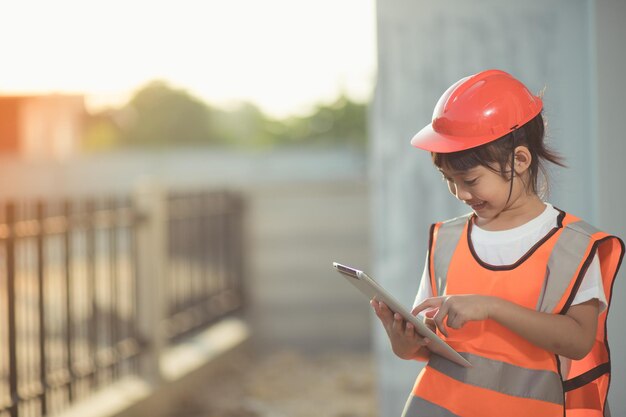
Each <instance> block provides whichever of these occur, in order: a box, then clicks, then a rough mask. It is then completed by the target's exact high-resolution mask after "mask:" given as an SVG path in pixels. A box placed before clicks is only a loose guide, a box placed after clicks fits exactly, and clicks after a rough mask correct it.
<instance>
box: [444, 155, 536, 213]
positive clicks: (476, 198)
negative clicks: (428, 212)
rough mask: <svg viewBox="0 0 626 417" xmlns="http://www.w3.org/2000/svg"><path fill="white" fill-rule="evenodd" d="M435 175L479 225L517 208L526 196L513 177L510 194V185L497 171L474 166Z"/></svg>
mask: <svg viewBox="0 0 626 417" xmlns="http://www.w3.org/2000/svg"><path fill="white" fill-rule="evenodd" d="M494 168H495V167H494ZM439 171H441V173H442V174H443V177H444V179H445V181H446V182H447V184H448V189H449V190H450V193H452V195H454V196H455V197H456V198H457V199H459V200H461V201H462V202H463V203H465V204H467V205H468V206H470V207H471V208H472V211H473V212H474V213H475V214H476V216H477V217H478V219H477V220H478V222H479V223H480V222H489V221H490V220H493V219H494V218H496V217H498V216H500V214H502V213H503V212H506V211H507V210H510V209H512V208H515V207H518V206H519V205H520V204H523V201H522V200H523V199H524V196H527V195H528V194H527V193H526V192H525V187H524V186H523V182H522V181H521V180H520V178H519V177H517V176H515V177H514V179H513V190H512V191H511V181H510V180H509V179H506V178H503V177H502V176H501V175H500V174H499V169H496V172H494V171H493V170H491V169H489V168H487V167H485V166H477V167H474V168H471V169H469V170H467V171H453V170H451V169H449V168H440V169H439ZM509 193H511V197H510V198H509Z"/></svg>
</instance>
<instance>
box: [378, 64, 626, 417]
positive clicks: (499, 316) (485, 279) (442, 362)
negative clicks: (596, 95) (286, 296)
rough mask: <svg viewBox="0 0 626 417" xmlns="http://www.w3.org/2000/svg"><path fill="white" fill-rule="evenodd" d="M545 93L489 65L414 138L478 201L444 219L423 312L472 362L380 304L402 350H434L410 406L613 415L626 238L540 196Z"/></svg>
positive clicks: (406, 354) (446, 415)
mask: <svg viewBox="0 0 626 417" xmlns="http://www.w3.org/2000/svg"><path fill="white" fill-rule="evenodd" d="M541 110H542V101H541V99H540V98H539V97H537V96H534V95H533V94H532V93H531V92H530V91H529V90H528V89H527V88H526V87H525V86H524V85H523V84H522V83H521V82H519V81H518V80H516V79H515V78H513V77H512V76H511V75H509V74H507V73H505V72H502V71H498V70H488V71H483V72H481V73H478V74H475V75H472V76H469V77H466V78H463V79H461V80H460V81H458V82H457V83H455V84H454V85H452V86H451V87H450V88H449V89H448V90H447V91H446V92H445V93H444V94H443V96H442V97H441V98H440V99H439V101H438V103H437V105H436V107H435V110H434V113H433V121H432V123H431V124H430V125H428V126H426V127H425V128H423V129H422V130H421V131H420V132H418V133H417V134H416V135H415V136H414V137H413V139H412V140H411V144H412V145H413V146H415V147H417V148H420V149H424V150H427V151H430V152H431V155H432V159H433V162H434V164H435V166H436V167H437V168H438V169H439V171H440V172H441V174H442V176H443V178H444V180H445V181H446V183H447V185H448V189H449V190H450V192H451V193H452V195H453V196H455V197H456V198H457V199H459V200H461V201H462V202H464V203H466V204H467V205H468V206H470V208H471V211H472V212H471V213H470V214H468V215H466V216H462V217H459V218H456V219H452V220H448V221H445V222H440V223H436V224H434V225H433V226H432V227H431V230H430V241H429V250H428V257H427V262H426V266H425V268H424V274H423V277H422V281H421V285H420V289H419V291H418V294H417V297H416V301H415V306H414V309H413V314H419V313H421V312H425V314H426V318H425V320H426V321H427V323H429V324H430V325H431V326H432V328H433V329H434V330H436V332H437V333H438V334H439V336H441V337H442V338H443V339H444V340H446V341H447V343H448V344H449V345H451V346H452V347H453V348H454V349H455V350H457V351H458V352H460V353H461V354H462V356H463V357H465V358H466V359H467V360H468V361H469V362H471V363H472V367H471V368H465V367H462V366H460V365H457V364H455V363H452V362H451V361H448V360H447V359H444V358H442V357H440V356H438V355H435V354H433V355H430V354H429V351H428V342H429V341H428V339H425V338H422V337H421V336H419V335H418V334H417V333H416V332H415V329H414V327H413V326H412V325H411V324H408V323H406V322H405V321H403V320H402V319H401V317H400V316H399V315H397V314H396V315H394V314H393V313H392V312H391V311H390V310H389V309H388V308H387V306H385V305H384V304H382V303H378V302H376V301H375V300H372V306H373V308H374V310H375V312H376V314H377V316H378V317H379V318H380V320H381V321H382V323H383V325H384V327H385V330H386V331H387V334H388V336H389V339H390V341H391V346H392V349H393V352H394V353H395V354H396V355H397V356H399V357H400V358H402V359H417V360H428V364H427V366H426V367H425V368H424V369H423V371H422V372H421V373H420V375H419V376H418V378H417V381H416V382H415V386H414V388H413V391H412V393H411V395H410V397H409V399H408V401H407V404H406V407H405V410H404V413H403V416H405V417H418V416H428V417H431V416H442V417H454V416H468V417H472V416H476V417H478V416H480V417H491V416H494V417H495V416H498V417H501V416H507V417H515V416H524V417H529V416H534V417H544V416H545V417H548V416H555V417H556V416H559V417H562V416H563V415H564V414H565V411H566V410H567V416H568V417H574V416H585V417H591V416H605V415H608V406H607V402H606V399H607V392H608V386H609V380H610V358H609V349H608V339H607V335H606V317H607V312H608V307H609V305H610V300H611V290H612V286H613V280H614V278H615V276H616V274H617V270H618V269H619V266H620V263H621V260H622V256H623V253H624V244H623V242H622V241H621V240H620V239H619V238H617V237H615V236H611V235H608V234H606V233H604V232H601V231H599V230H597V229H595V228H594V227H593V226H590V225H589V224H587V223H585V222H583V221H582V220H580V219H579V218H577V217H575V216H573V215H571V214H569V213H566V212H564V211H561V210H559V209H558V208H556V207H553V206H552V205H550V204H548V203H546V202H544V201H542V200H541V198H540V197H539V194H541V193H540V191H541V190H540V182H539V180H540V179H539V173H541V172H543V170H544V166H543V164H544V162H545V161H548V162H552V163H555V164H557V165H562V164H561V162H560V159H559V157H558V156H557V155H556V154H555V153H553V152H551V151H550V150H548V149H547V148H546V146H545V145H544V142H543V136H544V122H543V119H542V116H541Z"/></svg>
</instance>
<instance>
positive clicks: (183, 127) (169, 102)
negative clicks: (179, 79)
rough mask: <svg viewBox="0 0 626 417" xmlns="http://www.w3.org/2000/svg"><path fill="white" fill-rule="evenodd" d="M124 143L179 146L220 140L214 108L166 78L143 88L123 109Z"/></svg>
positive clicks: (122, 138)
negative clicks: (212, 122) (174, 86)
mask: <svg viewBox="0 0 626 417" xmlns="http://www.w3.org/2000/svg"><path fill="white" fill-rule="evenodd" d="M123 112H124V113H125V114H126V117H124V119H125V122H124V123H123V125H122V126H121V143H123V144H125V145H131V146H176V145H197V144H209V143H216V142H217V141H218V140H219V139H218V137H217V134H216V132H215V130H214V129H213V128H212V125H211V123H210V112H211V109H210V108H209V107H208V106H207V105H206V104H205V103H203V102H202V101H201V100H199V99H197V98H195V97H194V96H192V95H191V94H189V93H187V92H186V91H184V90H180V89H175V88H172V87H170V86H169V85H168V84H167V83H165V82H164V81H153V82H151V83H149V84H148V85H146V86H145V87H143V88H142V89H140V90H139V91H138V92H137V93H136V94H135V95H134V97H133V98H132V99H131V100H130V102H129V103H128V104H127V105H126V107H125V108H124V109H123Z"/></svg>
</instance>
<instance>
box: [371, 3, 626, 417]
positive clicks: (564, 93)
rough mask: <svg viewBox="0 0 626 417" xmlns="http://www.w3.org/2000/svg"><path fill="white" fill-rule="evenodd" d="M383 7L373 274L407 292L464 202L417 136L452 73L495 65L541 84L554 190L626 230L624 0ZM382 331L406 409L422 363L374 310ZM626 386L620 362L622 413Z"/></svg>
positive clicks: (384, 371)
mask: <svg viewBox="0 0 626 417" xmlns="http://www.w3.org/2000/svg"><path fill="white" fill-rule="evenodd" d="M377 12H378V17H377V21H378V80H377V87H376V92H375V99H374V104H373V107H372V113H371V139H372V140H371V148H370V156H371V164H370V166H371V181H372V198H373V207H374V210H373V230H374V234H373V244H374V262H373V272H374V274H375V277H376V278H378V279H379V280H380V281H382V282H383V284H384V285H385V286H386V287H388V288H389V289H390V290H391V291H392V292H393V293H394V294H396V295H397V296H398V297H399V298H400V299H401V300H402V301H403V302H405V303H406V304H410V303H411V302H412V299H413V297H414V295H415V292H416V290H417V287H418V284H419V279H420V276H421V272H422V269H423V264H424V258H425V255H426V249H427V240H428V227H429V225H430V224H431V223H433V222H435V221H438V220H443V219H446V218H450V217H453V216H456V215H459V214H462V213H464V212H466V211H467V209H466V208H465V207H463V206H462V205H461V204H460V203H458V202H456V201H455V200H454V198H453V197H451V196H450V195H449V194H448V192H447V189H446V187H445V185H444V184H443V183H442V182H441V179H440V175H439V174H438V173H437V172H436V170H435V169H434V168H433V166H432V163H431V162H430V157H429V155H428V154H427V153H426V152H423V151H419V150H416V149H413V148H411V146H410V145H409V139H410V138H411V136H412V135H413V133H415V132H416V131H417V130H418V129H420V128H421V127H423V126H424V125H425V124H427V123H428V122H429V121H430V118H431V114H432V110H433V107H434V105H435V103H436V101H437V99H438V98H439V97H440V95H441V94H442V93H443V92H444V91H445V89H446V88H447V87H448V86H449V85H450V84H452V83H453V82H455V81H457V80H458V79H460V78H462V77H464V76H466V75H469V74H472V73H475V72H478V71H481V70H484V69H488V68H499V69H502V70H504V71H507V72H510V73H511V74H513V75H514V76H516V77H517V78H519V79H520V80H522V81H523V82H524V83H525V84H526V85H527V86H528V87H529V88H530V89H531V90H533V91H534V92H539V91H542V90H544V103H545V109H544V115H545V117H546V119H547V121H548V131H547V134H548V143H549V144H550V145H552V146H553V147H554V148H555V149H556V150H558V151H559V152H560V153H561V154H562V155H563V156H564V157H565V160H566V163H567V164H568V166H569V168H568V169H559V170H555V171H553V172H552V175H551V179H552V181H551V183H552V192H551V194H550V196H549V197H548V201H550V202H552V203H553V204H555V205H556V206H557V207H559V208H562V209H564V210H567V211H570V212H572V213H574V214H576V215H578V216H580V217H582V218H584V219H586V220H588V221H589V222H591V223H596V224H598V226H600V227H603V228H605V229H607V230H608V231H611V232H614V233H618V234H621V236H622V237H626V233H625V232H626V223H625V222H626V221H625V220H623V219H620V218H619V217H618V214H619V212H618V210H620V208H621V207H620V206H623V201H624V196H623V193H621V192H616V190H620V185H621V184H620V183H619V182H621V181H622V178H624V177H625V175H624V171H623V170H624V167H625V166H626V165H625V164H624V163H621V164H620V162H621V161H620V160H619V159H620V158H621V155H625V154H626V153H624V152H623V151H624V149H622V148H623V147H625V146H626V145H625V144H624V143H623V142H621V140H622V139H621V135H620V133H621V132H617V130H618V129H619V126H618V125H617V124H615V121H616V120H619V117H620V115H619V114H618V112H620V111H621V109H623V108H624V106H623V105H622V106H620V104H623V97H625V96H626V95H625V94H624V88H625V87H624V86H625V84H624V82H623V81H621V80H620V74H624V69H625V68H624V66H625V64H624V59H623V57H624V52H623V42H624V41H625V40H626V36H625V32H624V29H623V28H621V26H620V25H621V22H622V21H624V19H625V18H626V14H625V13H624V2H623V1H620V0H596V1H593V0H589V1H583V0H576V1H571V0H554V1H551V2H545V1H541V0H529V1H526V2H516V1H513V0H507V1H501V0H479V1H473V2H467V1H463V0H447V1H440V2H432V1H425V0H419V1H416V0H393V1H385V2H382V1H381V2H378V5H377ZM616 60H617V61H618V62H617V64H616V62H615V61H616ZM616 85H617V86H616ZM620 100H621V102H620ZM612 123H613V124H612ZM611 126H612V127H611ZM617 142H619V143H617ZM620 151H622V152H620ZM605 156H606V157H607V158H605ZM607 161H613V162H615V164H607V163H606V162H607ZM609 174H611V175H609ZM596 201H597V203H596ZM590 202H592V203H590ZM620 203H621V204H620ZM609 204H610V207H608V205H609ZM619 288H624V287H623V286H621V287H620V285H619V282H618V285H616V291H617V290H618V289H619ZM616 301H617V302H616V303H615V304H616V305H617V304H618V303H620V302H621V304H622V305H621V306H614V310H613V312H612V315H611V316H612V317H616V316H617V315H618V314H616V312H617V311H622V312H623V311H624V310H623V309H624V308H625V307H624V302H623V301H620V300H619V296H616ZM620 308H621V310H620ZM609 326H610V328H611V329H612V330H613V335H612V336H613V339H612V340H614V341H615V342H616V343H615V345H614V346H617V350H616V349H615V347H614V348H613V349H612V351H613V356H614V358H616V360H617V362H615V363H614V369H621V370H622V372H621V374H622V375H626V372H624V363H626V361H625V360H623V359H621V362H620V357H621V358H623V357H624V356H625V355H624V354H625V353H626V348H625V347H624V345H625V343H624V340H623V339H620V337H622V338H623V336H617V334H616V333H617V331H616V329H615V328H614V323H613V322H610V323H609ZM374 334H375V336H374V339H375V342H374V346H375V349H376V351H377V355H378V359H379V361H378V363H379V365H378V371H379V375H380V390H379V393H380V400H381V413H380V415H381V416H395V415H399V414H400V413H401V411H402V408H403V406H404V401H405V399H406V397H407V395H408V393H409V391H410V389H411V386H412V383H413V380H414V378H415V376H416V374H417V372H418V371H419V368H420V365H419V364H417V363H408V362H406V361H402V360H399V359H397V358H395V357H394V355H393V354H392V353H391V351H390V349H389V344H388V341H387V339H386V336H385V334H384V332H383V331H382V329H381V328H380V326H379V324H378V323H377V322H375V324H374ZM625 386H626V384H625V383H624V379H623V378H621V379H620V377H619V376H615V374H614V377H613V384H612V388H611V389H612V391H613V395H612V398H613V400H614V401H613V403H612V409H613V411H614V413H616V414H617V415H620V414H619V412H617V411H618V410H622V414H626V410H625V408H624V407H625V404H626V402H625V401H626V400H625V399H624V398H618V397H617V395H616V393H619V392H620V391H621V392H624V389H625ZM620 401H621V403H620Z"/></svg>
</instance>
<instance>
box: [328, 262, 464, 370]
mask: <svg viewBox="0 0 626 417" xmlns="http://www.w3.org/2000/svg"><path fill="white" fill-rule="evenodd" d="M333 267H334V268H335V270H337V272H339V273H341V275H342V276H343V277H344V278H346V279H347V280H348V282H350V283H351V284H352V285H354V286H355V287H356V288H358V289H359V290H360V291H361V292H362V293H363V294H365V296H366V297H367V298H368V299H370V300H371V299H372V298H374V297H376V299H377V300H378V301H382V302H383V303H385V304H387V306H388V307H389V309H390V310H391V311H393V312H395V313H398V314H400V315H401V316H402V317H403V318H404V319H405V320H406V321H408V322H410V323H411V324H412V325H414V326H415V329H416V331H417V333H419V334H420V335H421V336H422V337H427V338H428V339H430V343H429V344H428V349H429V350H430V351H432V352H433V353H436V354H438V355H440V356H443V357H444V358H446V359H449V360H451V361H452V362H454V363H457V364H459V365H461V366H464V367H466V368H467V367H471V366H472V365H471V363H469V362H468V361H467V359H465V358H464V357H463V356H461V355H460V354H459V353H458V352H457V351H455V350H454V349H452V348H451V347H450V345H448V344H447V343H446V342H445V341H444V340H443V339H441V338H440V337H439V336H437V334H436V333H435V332H433V331H432V330H430V328H429V327H428V326H427V325H426V324H424V322H423V321H422V320H421V319H420V318H418V317H416V316H414V315H413V314H411V312H410V311H409V310H407V309H406V308H404V307H403V306H402V304H400V302H399V301H398V300H397V299H396V298H395V297H393V296H392V295H391V294H389V293H388V292H387V291H386V290H385V289H384V288H383V287H381V286H380V284H378V283H377V282H376V281H374V280H373V279H372V278H370V277H368V276H367V274H366V273H365V272H363V271H360V270H358V269H354V268H352V267H349V266H346V265H342V264H340V263H337V262H333Z"/></svg>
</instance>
